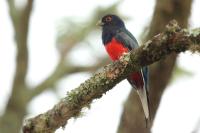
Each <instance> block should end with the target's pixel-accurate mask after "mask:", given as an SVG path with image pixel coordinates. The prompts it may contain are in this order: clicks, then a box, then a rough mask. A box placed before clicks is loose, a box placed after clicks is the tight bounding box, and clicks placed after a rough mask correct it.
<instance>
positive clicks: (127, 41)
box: [115, 29, 149, 89]
mask: <svg viewBox="0 0 200 133" xmlns="http://www.w3.org/2000/svg"><path fill="white" fill-rule="evenodd" d="M115 39H116V40H117V41H119V42H121V43H122V44H123V45H125V47H127V48H128V49H129V50H132V49H134V48H138V47H139V45H138V42H137V40H136V39H135V37H134V36H133V35H132V34H131V33H130V32H129V31H128V30H127V29H120V30H119V31H118V32H117V34H116V35H115ZM142 73H143V76H144V80H145V88H146V89H147V88H148V80H149V79H148V76H149V73H148V68H147V67H143V68H142Z"/></svg>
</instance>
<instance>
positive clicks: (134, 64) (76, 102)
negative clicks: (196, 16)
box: [23, 21, 200, 133]
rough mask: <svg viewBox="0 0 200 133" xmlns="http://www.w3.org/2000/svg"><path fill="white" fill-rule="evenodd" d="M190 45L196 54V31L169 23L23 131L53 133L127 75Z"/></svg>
mask: <svg viewBox="0 0 200 133" xmlns="http://www.w3.org/2000/svg"><path fill="white" fill-rule="evenodd" d="M193 46H195V47H198V49H196V50H195V51H198V52H200V51H199V47H200V29H198V30H193V31H192V32H189V31H188V30H184V29H181V28H180V27H179V26H178V24H177V23H176V21H171V22H170V23H169V24H168V25H167V26H166V30H165V31H164V32H162V33H160V34H158V35H156V36H154V37H153V38H152V39H151V40H149V41H147V42H146V43H145V45H143V46H141V47H140V48H138V49H135V50H133V51H131V52H130V53H129V54H128V55H125V56H124V57H123V58H122V59H121V60H119V61H116V62H114V63H112V64H109V65H107V66H106V67H104V70H103V71H102V72H100V73H96V74H94V76H93V77H91V78H90V79H88V80H86V81H85V82H84V83H82V84H81V85H80V86H79V87H77V88H75V89H74V90H72V91H71V92H69V93H68V94H67V97H65V98H63V99H61V100H60V102H59V103H58V104H56V105H55V106H54V107H53V108H52V109H50V110H49V111H47V112H46V113H43V114H40V115H38V116H36V117H35V118H31V119H28V120H26V121H25V123H24V126H23V132H24V133H40V132H48V133H49V132H54V131H55V130H56V129H57V128H59V127H61V126H64V125H65V124H66V123H67V121H68V120H69V119H70V118H71V117H77V116H78V115H79V113H80V112H81V109H82V108H83V107H87V106H88V105H90V103H91V102H92V101H93V99H97V98H100V97H102V95H103V94H104V93H106V92H107V91H109V90H110V89H112V88H113V87H114V86H115V85H116V84H117V83H119V82H120V81H121V80H123V79H125V78H126V77H127V76H128V75H129V73H131V72H134V71H137V70H139V69H141V68H142V67H144V66H146V65H150V64H152V63H154V62H156V61H158V60H161V59H163V58H165V57H166V56H168V55H170V54H172V53H180V52H184V51H186V50H190V49H191V47H193Z"/></svg>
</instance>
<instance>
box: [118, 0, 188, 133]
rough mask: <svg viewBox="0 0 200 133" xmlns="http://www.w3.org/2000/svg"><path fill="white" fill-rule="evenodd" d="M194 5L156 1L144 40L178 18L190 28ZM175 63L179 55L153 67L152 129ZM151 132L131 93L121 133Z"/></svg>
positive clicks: (150, 87)
mask: <svg viewBox="0 0 200 133" xmlns="http://www.w3.org/2000/svg"><path fill="white" fill-rule="evenodd" d="M191 4H192V0H185V1H182V0H157V2H156V6H155V9H154V14H153V18H152V21H151V24H150V29H149V33H148V35H147V37H146V39H145V40H144V41H146V40H148V39H149V38H151V37H152V36H154V35H156V34H158V33H159V32H160V31H162V30H163V29H164V26H165V25H166V24H167V23H168V22H169V21H170V20H171V19H176V20H177V21H178V22H179V25H180V26H181V27H187V25H188V18H189V16H190V10H191ZM175 64H176V55H175V54H172V55H171V56H168V57H167V58H166V59H165V60H162V61H159V62H158V63H155V64H153V65H151V66H150V75H149V76H150V80H149V81H150V85H149V89H150V91H149V96H150V114H151V123H150V127H151V126H152V123H153V121H154V117H155V114H156V111H157V109H158V106H159V103H160V99H161V96H162V94H163V92H164V90H165V88H166V86H167V84H168V83H169V80H170V78H171V76H172V73H173V68H174V66H175ZM150 132H151V131H150V128H146V124H145V119H144V113H143V109H142V107H141V102H140V101H139V98H138V96H137V94H136V93H135V92H134V90H132V91H131V93H130V94H129V96H128V99H127V101H126V102H125V105H124V110H123V113H122V116H121V121H120V124H119V127H118V133H150Z"/></svg>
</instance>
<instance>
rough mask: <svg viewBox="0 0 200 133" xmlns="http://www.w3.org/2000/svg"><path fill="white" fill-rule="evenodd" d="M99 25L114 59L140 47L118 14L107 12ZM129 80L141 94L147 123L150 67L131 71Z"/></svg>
mask: <svg viewBox="0 0 200 133" xmlns="http://www.w3.org/2000/svg"><path fill="white" fill-rule="evenodd" d="M97 25H98V26H101V27H102V42H103V45H104V46H105V49H106V51H107V53H108V55H109V57H110V58H111V60H112V61H117V60H119V59H120V58H121V57H122V56H123V55H124V54H127V53H128V52H130V51H131V50H133V49H136V48H138V47H139V45H138V42H137V40H136V39H135V37H134V36H133V35H132V34H131V32H129V31H128V30H127V28H126V27H125V24H124V22H123V20H122V19H121V18H120V17H118V16H117V15H114V14H107V15H105V16H103V17H102V18H101V19H100V20H99V21H98V22H97ZM127 80H128V82H129V83H130V84H131V86H132V87H133V88H134V89H135V90H136V92H137V94H138V95H139V98H140V101H141V104H142V107H143V111H144V116H145V120H146V124H147V121H148V120H149V119H150V110H149V109H150V108H149V95H148V68H147V67H143V68H142V69H141V70H139V71H137V72H133V73H130V75H129V76H128V77H127Z"/></svg>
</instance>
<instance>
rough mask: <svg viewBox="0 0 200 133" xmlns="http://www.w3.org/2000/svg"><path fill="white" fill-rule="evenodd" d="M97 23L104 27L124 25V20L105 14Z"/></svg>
mask: <svg viewBox="0 0 200 133" xmlns="http://www.w3.org/2000/svg"><path fill="white" fill-rule="evenodd" d="M97 25H99V26H102V27H103V28H106V27H119V28H120V27H125V25H124V22H123V21H122V20H121V19H120V18H119V17H118V16H116V15H112V14H109V15H105V16H104V17H103V18H102V19H101V20H99V21H98V23H97Z"/></svg>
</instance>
